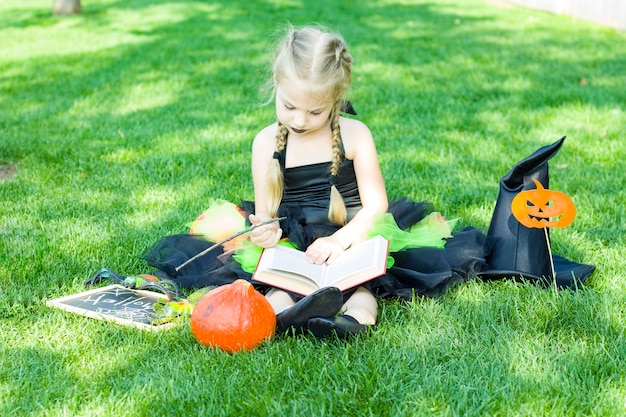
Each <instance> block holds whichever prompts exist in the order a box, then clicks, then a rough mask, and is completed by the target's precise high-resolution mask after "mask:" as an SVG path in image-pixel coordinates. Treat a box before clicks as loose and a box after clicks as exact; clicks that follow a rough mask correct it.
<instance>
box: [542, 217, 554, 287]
mask: <svg viewBox="0 0 626 417" xmlns="http://www.w3.org/2000/svg"><path fill="white" fill-rule="evenodd" d="M543 231H544V234H545V235H546V243H547V244H548V256H550V267H551V268H552V279H553V280H554V290H555V291H556V290H558V287H557V285H556V270H555V269H554V260H553V259H552V250H551V249H550V237H549V235H548V228H547V227H544V228H543Z"/></svg>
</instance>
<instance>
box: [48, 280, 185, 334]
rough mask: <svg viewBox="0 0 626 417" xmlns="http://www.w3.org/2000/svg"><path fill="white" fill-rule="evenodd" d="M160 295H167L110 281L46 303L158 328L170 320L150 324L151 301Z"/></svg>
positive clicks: (156, 299)
mask: <svg viewBox="0 0 626 417" xmlns="http://www.w3.org/2000/svg"><path fill="white" fill-rule="evenodd" d="M164 298H167V297H165V295H163V294H159V293H155V292H151V291H142V290H132V289H129V288H126V287H124V286H122V285H118V284H114V285H109V286H107V287H102V288H97V289H94V290H89V291H85V292H81V293H78V294H72V295H68V296H66V297H61V298H57V299H54V300H50V301H48V302H46V305H48V306H50V307H56V308H60V309H62V310H66V311H70V312H72V313H77V314H81V315H83V316H87V317H91V318H95V319H100V320H108V321H112V322H115V323H119V324H124V325H128V326H135V327H139V328H140V329H144V330H162V329H167V328H170V327H172V326H173V325H174V324H173V323H165V324H161V325H154V324H152V323H150V318H151V317H152V315H153V314H154V304H155V303H156V302H157V301H159V300H162V299H164Z"/></svg>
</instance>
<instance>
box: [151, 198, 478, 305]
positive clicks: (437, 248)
mask: <svg viewBox="0 0 626 417" xmlns="http://www.w3.org/2000/svg"><path fill="white" fill-rule="evenodd" d="M253 212H254V204H253V203H252V202H245V201H244V202H241V203H240V204H239V205H234V204H232V203H229V202H225V201H216V202H215V203H214V204H213V205H212V206H211V207H210V208H209V209H208V210H207V211H205V212H204V213H203V214H202V215H201V216H199V217H198V218H197V219H196V221H194V222H193V224H192V227H191V229H190V233H189V234H179V235H173V236H167V237H165V238H163V239H161V240H160V241H159V242H157V243H156V244H155V245H154V246H153V247H152V248H151V249H150V250H148V251H147V252H146V253H144V254H143V258H144V260H145V261H146V262H147V263H148V264H149V265H151V266H153V267H154V268H156V269H157V270H158V271H157V272H155V274H157V275H159V276H160V277H161V278H167V279H169V280H171V281H174V282H175V283H177V284H178V285H179V286H181V287H186V288H202V287H206V286H219V285H223V284H228V283H231V282H233V281H235V280H237V279H246V280H249V281H251V282H252V283H253V284H255V286H257V288H259V289H260V290H261V291H263V290H264V289H266V288H265V287H264V286H263V285H261V284H260V283H258V282H255V281H254V280H253V279H252V272H253V270H254V265H255V262H256V260H258V256H259V255H260V252H261V249H260V248H256V247H253V245H251V244H250V243H249V242H247V241H246V236H245V234H241V235H239V236H237V238H235V239H233V240H229V241H228V242H225V243H223V244H216V243H219V242H222V241H223V240H225V239H228V237H229V236H232V235H233V234H236V233H237V232H240V231H242V230H244V229H245V228H246V219H247V215H248V214H250V213H253ZM431 214H432V213H431V210H430V206H429V204H428V203H424V202H413V201H410V200H408V199H406V198H402V199H399V200H396V201H393V202H390V204H389V209H388V213H387V214H386V215H385V216H382V217H381V218H380V220H378V221H377V222H376V224H375V226H374V227H373V228H372V230H370V231H369V233H370V234H371V235H374V234H380V235H382V236H383V237H385V238H386V239H388V240H389V242H390V253H389V256H390V258H391V259H390V262H389V264H392V266H390V267H388V268H387V272H386V273H385V274H384V275H382V276H380V277H378V278H375V279H373V280H371V281H369V282H367V283H365V284H363V286H364V287H365V288H367V289H369V290H370V291H371V292H372V293H373V294H375V295H376V296H378V297H381V298H387V297H396V298H403V299H412V298H413V297H415V296H418V297H419V296H436V295H439V294H441V293H443V292H445V291H446V290H447V289H448V288H449V287H450V286H451V285H453V284H455V283H459V282H462V281H465V280H468V279H471V278H472V277H474V276H476V274H477V273H479V272H480V271H482V270H483V269H486V268H487V263H486V261H485V258H486V257H487V255H488V253H489V250H490V243H489V240H488V239H487V237H486V235H485V234H483V233H482V232H481V231H480V230H478V229H475V228H466V229H463V230H461V231H458V232H452V233H450V230H451V227H452V226H453V224H452V223H453V222H443V223H442V222H440V221H438V220H436V218H435V217H434V216H432V215H431ZM278 215H279V217H287V219H286V220H284V221H281V223H280V227H281V229H282V230H283V237H284V238H285V239H286V240H287V241H288V242H289V244H291V245H293V246H295V247H297V248H300V249H302V250H304V249H306V247H308V246H309V245H310V244H311V243H312V242H313V241H315V239H317V238H320V237H324V236H329V235H331V234H332V233H334V232H335V231H336V230H337V227H335V226H332V225H329V224H323V225H319V224H307V222H306V216H305V213H304V212H303V210H302V209H301V208H299V207H298V206H288V207H285V206H283V207H281V210H280V211H279V213H278ZM210 248H211V249H210ZM209 249H210V250H209ZM207 250H208V252H206V253H205V254H203V255H202V256H198V257H197V258H196V259H194V260H193V261H191V262H188V261H189V260H190V259H192V258H194V257H196V256H197V255H198V254H200V253H201V252H203V251H207ZM181 265H184V266H182V267H181Z"/></svg>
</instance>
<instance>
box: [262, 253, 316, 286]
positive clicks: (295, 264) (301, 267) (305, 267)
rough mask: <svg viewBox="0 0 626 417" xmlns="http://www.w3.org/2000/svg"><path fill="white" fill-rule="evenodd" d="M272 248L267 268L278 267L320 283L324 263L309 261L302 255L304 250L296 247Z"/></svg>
mask: <svg viewBox="0 0 626 417" xmlns="http://www.w3.org/2000/svg"><path fill="white" fill-rule="evenodd" d="M266 250H267V249H266ZM272 250H273V252H274V253H273V254H272V260H271V264H270V265H271V266H269V267H268V269H272V270H274V269H278V270H282V271H287V272H291V273H294V274H298V275H304V276H306V277H308V278H310V279H312V280H313V281H315V282H317V283H318V284H320V283H321V281H322V277H323V276H324V270H325V269H326V265H325V264H322V265H315V264H312V263H309V261H307V260H306V258H305V256H304V252H302V251H299V250H296V249H291V248H286V247H283V246H275V247H274V248H272Z"/></svg>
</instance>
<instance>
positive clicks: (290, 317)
mask: <svg viewBox="0 0 626 417" xmlns="http://www.w3.org/2000/svg"><path fill="white" fill-rule="evenodd" d="M342 305H343V295H342V294H341V291H339V288H336V287H326V288H321V289H319V290H317V291H315V292H314V293H311V294H309V295H307V296H306V297H304V298H303V299H301V300H300V301H298V302H297V303H296V304H295V305H294V306H292V307H289V308H288V309H287V310H285V311H282V312H280V313H278V314H277V315H276V333H284V332H287V331H288V330H290V329H295V331H296V333H302V332H303V331H304V330H305V329H306V326H307V323H308V322H309V320H311V319H312V318H314V317H333V316H335V315H336V314H337V313H338V312H339V310H340V309H341V306H342Z"/></svg>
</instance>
